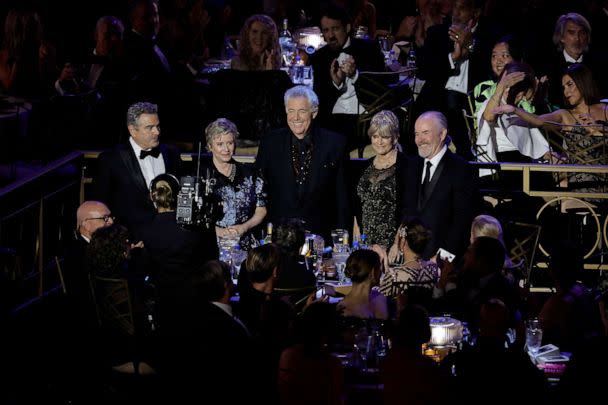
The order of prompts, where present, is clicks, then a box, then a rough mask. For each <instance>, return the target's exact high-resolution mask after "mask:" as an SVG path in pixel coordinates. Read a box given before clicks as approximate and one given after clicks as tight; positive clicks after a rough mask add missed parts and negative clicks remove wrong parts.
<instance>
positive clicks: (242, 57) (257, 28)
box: [231, 14, 281, 71]
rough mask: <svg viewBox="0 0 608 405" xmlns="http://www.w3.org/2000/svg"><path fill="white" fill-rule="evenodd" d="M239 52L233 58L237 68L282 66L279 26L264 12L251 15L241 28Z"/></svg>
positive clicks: (278, 67)
mask: <svg viewBox="0 0 608 405" xmlns="http://www.w3.org/2000/svg"><path fill="white" fill-rule="evenodd" d="M238 51H239V53H238V56H236V57H235V58H234V59H232V63H231V67H232V69H235V70H249V71H251V70H254V71H259V70H277V69H280V68H281V47H280V45H279V33H278V31H277V26H276V24H275V23H274V21H273V20H272V18H270V17H268V16H267V15H264V14H255V15H252V16H251V17H249V18H248V19H247V20H246V21H245V24H243V28H242V29H241V37H240V42H239V49H238Z"/></svg>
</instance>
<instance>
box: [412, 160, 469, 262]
mask: <svg viewBox="0 0 608 405" xmlns="http://www.w3.org/2000/svg"><path fill="white" fill-rule="evenodd" d="M423 165H424V159H422V158H420V157H417V158H414V160H413V165H412V170H410V171H409V173H408V176H407V179H408V180H407V184H406V186H405V190H406V194H405V210H404V213H405V214H406V215H411V216H418V217H419V218H420V219H421V220H422V221H423V222H424V223H425V224H426V225H427V226H428V227H429V229H430V230H431V232H432V238H431V241H430V242H429V243H428V245H427V247H426V249H425V251H424V255H423V256H424V257H425V258H428V257H431V256H433V255H434V254H435V253H436V252H437V249H438V248H443V249H446V250H448V251H449V252H452V253H454V254H456V255H457V256H460V255H461V254H463V253H464V251H465V250H466V247H467V246H468V244H469V239H470V229H471V223H472V221H473V217H474V213H475V211H476V207H477V181H478V174H477V173H476V171H475V170H474V169H473V168H472V167H471V166H469V164H468V163H467V162H466V161H465V160H464V159H462V158H461V157H459V156H457V155H454V154H453V153H452V152H450V151H449V150H448V151H446V153H445V155H444V156H443V158H442V159H441V161H440V162H439V166H438V167H437V169H436V170H435V173H434V174H433V178H432V179H431V183H430V187H431V190H430V191H429V193H428V197H427V199H426V201H420V202H419V195H420V185H421V182H422V171H423Z"/></svg>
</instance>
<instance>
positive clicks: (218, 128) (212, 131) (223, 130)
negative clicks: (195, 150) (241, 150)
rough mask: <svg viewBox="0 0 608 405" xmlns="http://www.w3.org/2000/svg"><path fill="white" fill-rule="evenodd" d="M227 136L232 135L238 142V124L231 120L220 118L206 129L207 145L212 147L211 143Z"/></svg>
mask: <svg viewBox="0 0 608 405" xmlns="http://www.w3.org/2000/svg"><path fill="white" fill-rule="evenodd" d="M226 134H228V135H232V136H233V137H234V141H235V142H236V140H237V138H238V137H239V130H238V129H237V127H236V124H235V123H234V122H232V121H230V120H229V119H227V118H218V119H216V120H215V121H213V122H212V123H210V124H209V125H207V128H205V142H206V143H207V145H211V142H213V140H214V139H215V138H218V137H219V136H221V135H226Z"/></svg>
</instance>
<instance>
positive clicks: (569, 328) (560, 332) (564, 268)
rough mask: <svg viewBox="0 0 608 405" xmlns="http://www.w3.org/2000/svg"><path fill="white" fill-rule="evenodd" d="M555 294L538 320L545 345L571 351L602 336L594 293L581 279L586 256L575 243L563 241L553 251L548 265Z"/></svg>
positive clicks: (544, 307) (547, 302) (546, 303)
mask: <svg viewBox="0 0 608 405" xmlns="http://www.w3.org/2000/svg"><path fill="white" fill-rule="evenodd" d="M549 271H550V274H551V278H552V279H553V282H554V285H555V288H556V290H557V291H556V292H555V294H553V295H552V296H551V297H550V298H549V299H548V300H547V301H546V302H545V304H544V305H543V307H542V309H541V311H540V314H539V318H540V321H541V325H542V329H543V343H552V344H554V345H556V346H558V347H559V348H560V350H562V351H567V352H571V351H573V350H575V349H577V348H580V347H581V346H583V345H584V342H585V341H586V340H587V339H588V338H590V337H592V336H598V335H601V334H603V328H602V322H601V319H600V313H599V308H598V305H597V303H596V302H595V301H594V297H593V294H592V293H591V291H590V290H589V289H588V288H587V287H585V285H583V284H582V283H581V282H579V281H577V280H579V277H580V276H581V273H582V272H583V254H582V252H581V249H580V247H578V246H577V245H575V242H573V241H562V242H561V243H558V244H557V245H556V246H554V247H553V249H552V254H551V262H550V265H549Z"/></svg>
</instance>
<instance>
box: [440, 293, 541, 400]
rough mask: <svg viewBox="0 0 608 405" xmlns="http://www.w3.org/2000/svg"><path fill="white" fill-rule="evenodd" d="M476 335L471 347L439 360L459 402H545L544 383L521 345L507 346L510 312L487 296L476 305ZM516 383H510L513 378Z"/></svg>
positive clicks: (498, 301) (497, 301)
mask: <svg viewBox="0 0 608 405" xmlns="http://www.w3.org/2000/svg"><path fill="white" fill-rule="evenodd" d="M478 316H479V324H478V325H479V336H478V338H477V341H476V343H475V345H474V346H468V345H465V346H464V347H463V348H462V349H461V350H459V351H457V352H455V353H452V354H449V355H448V356H447V357H446V358H445V359H444V360H443V361H442V363H441V366H442V368H444V369H445V370H446V371H447V370H450V371H451V372H452V375H453V376H454V377H455V381H454V388H455V389H456V392H455V393H453V394H454V395H455V397H456V398H459V401H456V402H466V403H472V404H485V403H487V402H488V401H492V402H494V403H500V404H512V403H516V402H518V401H521V400H522V399H525V401H526V402H528V401H530V403H544V402H545V401H546V397H545V396H546V394H547V392H546V389H547V386H546V385H547V383H546V380H545V377H544V375H543V372H542V371H540V370H539V369H537V368H536V366H534V365H533V364H532V362H531V361H530V358H529V356H528V355H527V354H526V353H525V352H524V351H523V350H522V349H521V347H515V346H508V345H507V343H506V333H507V329H508V328H509V327H510V325H511V323H512V319H511V311H510V310H509V309H508V308H507V306H506V305H505V304H504V303H503V302H502V301H501V300H499V299H495V298H492V299H489V300H488V301H486V302H485V303H483V304H482V305H481V307H480V308H479V315H478ZM514 376H517V382H516V383H513V377H514Z"/></svg>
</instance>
